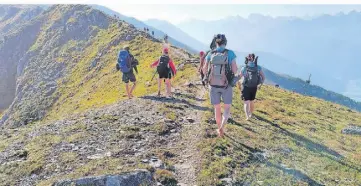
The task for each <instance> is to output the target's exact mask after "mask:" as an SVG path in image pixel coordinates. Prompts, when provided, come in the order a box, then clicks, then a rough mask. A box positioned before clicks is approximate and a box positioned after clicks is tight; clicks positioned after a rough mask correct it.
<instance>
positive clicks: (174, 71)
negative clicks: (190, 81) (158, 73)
mask: <svg viewBox="0 0 361 186" xmlns="http://www.w3.org/2000/svg"><path fill="white" fill-rule="evenodd" d="M158 63H159V59H157V60H156V61H154V62H153V63H152V65H150V66H151V67H152V68H153V67H156V66H157V65H158ZM169 67H170V69H171V70H172V72H173V74H174V75H175V74H176V73H177V70H176V69H175V65H174V63H173V61H172V59H170V58H169Z"/></svg>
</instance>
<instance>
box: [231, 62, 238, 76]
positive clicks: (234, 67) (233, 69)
mask: <svg viewBox="0 0 361 186" xmlns="http://www.w3.org/2000/svg"><path fill="white" fill-rule="evenodd" d="M231 67H232V72H233V74H237V71H238V67H237V62H236V59H234V60H233V61H232V63H231Z"/></svg>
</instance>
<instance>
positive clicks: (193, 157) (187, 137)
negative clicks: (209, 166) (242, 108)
mask: <svg viewBox="0 0 361 186" xmlns="http://www.w3.org/2000/svg"><path fill="white" fill-rule="evenodd" d="M189 91H191V92H189ZM183 92H184V90H183V91H182V92H181V93H180V94H182V95H183V96H186V97H188V99H190V100H193V104H194V105H195V106H198V107H199V109H197V108H190V109H186V110H185V111H184V112H185V114H186V115H187V116H188V119H189V120H193V121H192V122H191V124H184V125H183V126H182V133H181V137H182V140H181V141H180V142H181V146H182V149H181V154H180V156H179V159H178V163H177V164H175V174H176V178H177V180H178V183H179V184H178V185H182V186H183V185H184V186H185V185H187V186H191V185H196V181H197V173H198V171H197V169H199V167H200V163H201V162H200V160H201V155H200V153H199V150H198V148H197V145H198V144H199V142H200V140H201V139H202V130H203V128H202V125H201V122H202V118H203V114H204V112H205V109H207V108H206V107H203V106H202V105H204V101H206V100H205V95H206V92H207V91H206V89H205V88H203V87H202V86H198V85H197V86H192V87H191V88H187V90H186V92H187V93H183ZM178 95H179V93H178Z"/></svg>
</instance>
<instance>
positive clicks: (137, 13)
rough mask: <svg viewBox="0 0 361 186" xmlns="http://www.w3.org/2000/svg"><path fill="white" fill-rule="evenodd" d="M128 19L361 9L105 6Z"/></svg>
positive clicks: (175, 21)
mask: <svg viewBox="0 0 361 186" xmlns="http://www.w3.org/2000/svg"><path fill="white" fill-rule="evenodd" d="M98 3H100V4H101V5H104V6H107V7H108V8H111V9H113V10H115V11H118V12H119V13H121V14H124V15H126V16H131V17H135V18H137V19H140V20H147V19H153V18H156V19H163V20H167V21H169V22H171V23H173V24H178V23H180V22H182V21H184V20H187V19H201V20H216V19H221V18H224V17H228V16H236V15H239V16H241V17H248V15H250V14H252V13H259V14H263V15H270V16H297V17H305V16H317V15H322V14H337V13H339V12H344V13H348V12H350V11H352V10H356V11H361V5H214V4H213V5H205V4H203V5H200V4H194V5H184V4H182V5H174V4H172V5H155V4H150V5H144V4H143V5H134V4H133V5H131V4H127V5H125V4H119V5H116V4H109V3H101V2H98Z"/></svg>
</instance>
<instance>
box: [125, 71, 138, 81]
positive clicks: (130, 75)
mask: <svg viewBox="0 0 361 186" xmlns="http://www.w3.org/2000/svg"><path fill="white" fill-rule="evenodd" d="M136 80H137V79H136V78H135V75H134V72H133V70H131V71H130V72H128V73H123V77H122V81H123V82H124V83H129V81H130V82H133V83H134V82H135V81H136Z"/></svg>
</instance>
